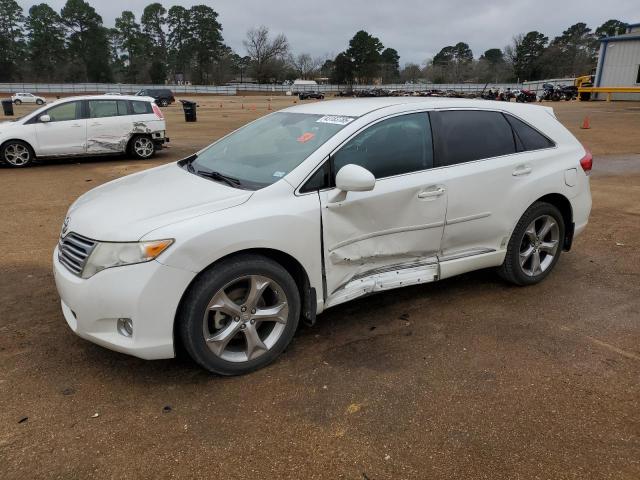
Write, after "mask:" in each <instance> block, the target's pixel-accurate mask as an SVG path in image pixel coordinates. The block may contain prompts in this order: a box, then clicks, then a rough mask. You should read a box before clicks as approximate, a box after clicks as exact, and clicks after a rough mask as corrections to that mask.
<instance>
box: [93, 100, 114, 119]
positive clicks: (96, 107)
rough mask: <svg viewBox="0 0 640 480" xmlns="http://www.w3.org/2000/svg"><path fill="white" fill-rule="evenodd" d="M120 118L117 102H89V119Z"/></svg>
mask: <svg viewBox="0 0 640 480" xmlns="http://www.w3.org/2000/svg"><path fill="white" fill-rule="evenodd" d="M117 116H118V102H117V101H116V100H89V117H90V118H105V117H117Z"/></svg>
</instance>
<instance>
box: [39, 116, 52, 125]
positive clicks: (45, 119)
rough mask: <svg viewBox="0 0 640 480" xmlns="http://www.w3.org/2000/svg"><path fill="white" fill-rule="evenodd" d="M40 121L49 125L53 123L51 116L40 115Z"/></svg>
mask: <svg viewBox="0 0 640 480" xmlns="http://www.w3.org/2000/svg"><path fill="white" fill-rule="evenodd" d="M40 121H41V122H43V123H47V122H50V121H51V117H50V116H49V115H40Z"/></svg>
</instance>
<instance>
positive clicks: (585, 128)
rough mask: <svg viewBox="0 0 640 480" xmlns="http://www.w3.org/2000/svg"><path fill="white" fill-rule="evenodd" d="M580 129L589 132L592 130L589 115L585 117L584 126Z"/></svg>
mask: <svg viewBox="0 0 640 480" xmlns="http://www.w3.org/2000/svg"><path fill="white" fill-rule="evenodd" d="M580 128H582V129H583V130H589V129H590V128H591V125H590V124H589V115H587V116H586V117H584V120H583V121H582V126H581V127H580Z"/></svg>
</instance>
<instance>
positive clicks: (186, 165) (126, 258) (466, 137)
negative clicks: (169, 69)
mask: <svg viewBox="0 0 640 480" xmlns="http://www.w3.org/2000/svg"><path fill="white" fill-rule="evenodd" d="M591 165H592V159H591V154H590V153H589V152H588V151H587V150H585V148H584V147H583V146H582V145H581V144H580V143H579V142H578V141H577V140H576V139H575V138H574V137H573V135H571V133H569V131H568V130H567V129H566V128H564V127H563V126H562V125H561V124H560V123H559V122H558V121H557V120H556V118H555V117H554V115H553V111H552V110H551V109H550V108H547V107H541V106H530V105H520V104H511V103H506V102H487V101H474V100H454V99H428V100H426V99H421V98H406V97H404V98H384V99H382V98H378V99H366V100H365V99H357V100H343V101H331V102H322V103H314V104H309V105H299V106H295V107H293V108H288V109H286V110H282V111H279V112H276V113H273V114H271V115H268V116H266V117H263V118H261V119H259V120H256V121H255V122H252V123H250V124H248V125H246V126H245V127H243V128H241V129H239V130H237V131H236V132H234V133H232V134H230V135H228V136H226V137H224V138H222V139H221V140H219V141H217V142H216V143H214V144H212V145H211V146H209V147H207V148H205V149H203V150H201V151H199V152H197V153H196V154H194V155H192V156H190V157H188V158H186V159H184V160H181V161H179V162H177V163H172V164H169V165H165V166H161V167H157V168H154V169H150V170H147V171H144V172H140V173H137V174H134V175H130V176H127V177H124V178H121V179H119V180H115V181H113V182H110V183H107V184H105V185H102V186H100V187H98V188H96V189H94V190H91V191H89V192H88V193H86V194H85V195H83V196H81V197H80V198H79V199H78V200H77V201H76V202H75V203H74V204H73V205H72V206H71V208H70V209H69V212H68V214H67V216H66V218H65V220H64V226H63V229H62V233H61V236H60V240H59V243H58V246H57V247H56V249H55V252H54V255H53V262H54V269H55V279H56V284H57V288H58V291H59V293H60V297H61V299H62V302H61V303H62V310H63V313H64V316H65V318H66V320H67V323H68V324H69V326H70V327H71V329H72V330H73V331H74V332H76V333H77V334H78V335H79V336H81V337H83V338H85V339H88V340H90V341H92V342H95V343H97V344H99V345H102V346H105V347H107V348H111V349H114V350H117V351H120V352H124V353H128V354H131V355H135V356H137V357H140V358H145V359H158V358H170V357H173V356H174V352H175V346H176V344H177V343H178V342H179V343H181V344H182V345H183V346H184V347H185V349H186V350H187V352H188V353H189V354H190V355H191V356H192V358H193V359H194V360H195V361H196V362H197V363H199V364H200V365H202V366H203V367H204V368H206V369H208V370H210V371H211V372H215V373H219V374H224V375H235V374H242V373H246V372H250V371H253V370H255V369H257V368H260V367H263V366H265V365H267V364H268V363H270V362H271V361H273V360H274V359H275V358H276V357H277V356H278V355H279V354H280V353H281V352H282V351H283V350H284V349H285V347H286V346H287V345H288V344H289V342H290V341H291V340H292V338H293V335H294V332H295V331H296V328H297V327H298V324H299V321H301V320H302V321H304V322H306V323H313V322H314V321H315V318H316V315H317V314H319V313H321V312H322V311H323V310H325V309H327V308H329V307H333V306H335V305H339V304H341V303H344V302H347V301H350V300H353V299H355V298H358V297H362V296H363V295H368V294H372V293H374V292H379V291H384V290H391V289H394V288H398V287H403V286H406V285H415V284H421V283H427V282H434V281H437V280H441V279H444V278H448V277H452V276H454V275H458V274H461V273H464V272H469V271H472V270H477V269H481V268H487V267H495V268H496V269H497V270H498V272H499V274H500V275H501V276H502V277H503V278H505V279H506V280H508V281H510V282H512V283H515V284H517V285H531V284H535V283H537V282H540V281H541V280H543V279H544V278H545V277H546V276H547V275H549V274H550V273H551V272H552V270H553V268H554V266H555V264H556V263H557V261H558V259H559V257H560V255H561V253H562V252H563V251H567V250H569V249H570V248H571V244H572V241H573V238H574V237H575V236H576V235H578V234H579V233H580V232H582V231H583V229H584V228H585V226H586V225H587V221H588V218H589V213H590V209H591V194H590V189H589V177H588V175H589V172H590V170H591ZM390 299H391V300H392V297H390Z"/></svg>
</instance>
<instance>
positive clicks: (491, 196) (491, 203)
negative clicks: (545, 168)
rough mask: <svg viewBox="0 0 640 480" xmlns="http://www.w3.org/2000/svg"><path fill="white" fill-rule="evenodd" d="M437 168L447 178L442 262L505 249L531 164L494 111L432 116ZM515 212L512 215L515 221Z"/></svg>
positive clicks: (444, 180) (524, 192)
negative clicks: (443, 172) (445, 173)
mask: <svg viewBox="0 0 640 480" xmlns="http://www.w3.org/2000/svg"><path fill="white" fill-rule="evenodd" d="M431 118H432V127H433V136H434V145H435V157H436V160H435V163H436V166H437V167H439V168H440V169H443V170H446V171H447V175H446V176H445V177H444V178H443V180H442V183H443V185H444V187H445V188H446V190H447V197H448V203H447V215H446V225H445V228H444V236H443V238H442V248H441V255H440V261H447V260H450V259H459V258H464V257H467V256H468V257H470V256H473V255H481V254H485V253H491V252H496V251H499V250H502V249H504V248H506V244H507V242H508V240H509V236H510V235H511V229H512V228H513V226H514V222H515V221H517V215H521V214H522V212H520V208H521V207H520V206H519V205H518V206H517V207H516V208H514V204H517V203H518V201H519V200H520V199H524V198H525V197H527V193H526V188H527V185H528V183H527V177H528V176H529V175H530V174H531V172H532V171H533V170H534V168H535V167H534V163H533V162H532V159H531V157H530V156H528V154H527V152H521V150H522V149H521V148H519V141H518V139H517V136H516V135H515V134H514V132H513V129H512V128H511V125H510V123H509V121H508V120H507V117H506V116H505V115H504V114H503V113H501V112H498V111H485V110H440V111H436V112H433V113H432V115H431ZM514 211H517V212H519V213H516V214H515V215H516V216H514Z"/></svg>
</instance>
